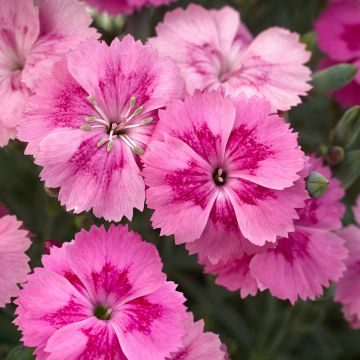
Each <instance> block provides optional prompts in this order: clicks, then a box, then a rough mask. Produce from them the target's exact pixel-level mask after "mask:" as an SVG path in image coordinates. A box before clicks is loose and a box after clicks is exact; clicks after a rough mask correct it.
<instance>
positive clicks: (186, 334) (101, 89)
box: [0, 0, 360, 360]
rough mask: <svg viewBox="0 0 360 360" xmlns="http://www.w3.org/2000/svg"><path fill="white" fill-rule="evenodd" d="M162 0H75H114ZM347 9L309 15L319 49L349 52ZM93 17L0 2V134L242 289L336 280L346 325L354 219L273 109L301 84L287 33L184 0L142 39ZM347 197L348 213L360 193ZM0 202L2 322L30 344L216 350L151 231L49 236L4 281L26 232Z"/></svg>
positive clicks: (357, 245) (44, 359) (63, 183)
mask: <svg viewBox="0 0 360 360" xmlns="http://www.w3.org/2000/svg"><path fill="white" fill-rule="evenodd" d="M169 2H170V1H169V0H127V1H120V0H119V1H113V0H107V1H96V0H87V3H88V4H89V5H91V6H95V7H97V8H98V10H99V11H107V12H108V13H110V14H117V13H119V12H123V13H125V14H131V13H132V12H134V11H137V10H139V9H140V8H142V7H143V6H147V5H153V6H158V5H161V4H167V3H169ZM359 12H360V2H358V1H355V0H344V1H341V2H333V3H331V4H330V5H329V7H328V9H327V10H326V11H325V12H324V13H323V14H322V15H321V17H320V19H319V20H318V22H317V24H316V29H317V31H318V33H319V44H320V47H321V49H322V50H323V51H325V52H326V53H327V54H328V55H329V56H330V57H331V58H332V59H333V60H331V61H336V62H339V61H349V62H352V63H354V64H355V65H357V66H359V67H360V60H359V59H360V43H359V41H358V37H357V38H356V37H355V35H356V34H358V32H359V30H360V20H359V17H358V16H352V15H351V14H355V13H356V14H358V13H359ZM74 14H75V15H76V16H74ZM90 23H91V18H90V15H89V14H88V13H87V11H86V6H85V4H84V3H82V2H80V1H78V0H35V1H33V0H13V1H7V0H0V94H1V95H2V96H1V97H0V104H1V105H3V106H2V109H3V111H2V112H1V114H0V146H2V145H6V144H7V143H8V141H9V139H11V138H14V137H17V138H18V139H19V140H20V141H23V142H26V143H27V145H26V149H25V154H27V155H32V156H33V158H34V162H35V164H37V165H39V166H41V168H42V170H41V173H40V178H41V180H42V181H43V182H44V184H45V186H46V187H47V188H54V189H58V190H59V192H58V200H59V201H60V203H61V205H63V206H64V207H65V209H66V210H67V211H69V212H70V211H72V212H74V213H75V214H79V213H82V212H88V211H92V213H93V215H94V216H95V217H97V218H99V219H100V218H103V219H104V220H105V221H114V222H120V221H122V220H124V217H126V218H127V219H128V220H129V221H131V220H132V218H133V212H134V209H138V210H139V211H143V210H144V206H145V203H146V205H147V206H148V208H150V209H152V210H153V213H152V217H151V221H152V226H153V227H154V228H157V229H160V234H161V235H166V236H172V235H173V236H174V239H175V243H176V244H185V247H186V249H187V250H188V252H189V253H190V254H196V255H197V257H198V260H199V262H200V263H201V264H202V265H204V267H205V272H206V273H210V274H213V275H215V276H216V282H217V283H218V284H220V285H223V286H225V287H226V288H227V289H229V290H231V291H235V290H237V291H238V290H239V291H240V295H241V297H242V298H244V297H246V296H248V295H253V296H254V295H256V294H257V293H258V291H264V290H269V291H270V293H271V294H272V295H273V296H275V297H277V298H279V299H284V300H285V299H287V300H289V301H290V302H291V303H292V304H293V303H295V302H296V300H298V299H299V298H300V299H303V300H306V299H312V300H313V299H315V298H316V297H318V296H320V295H321V294H322V293H323V288H324V287H329V286H330V282H332V281H338V284H337V290H336V295H335V299H336V300H337V301H339V302H341V303H342V304H343V307H344V313H345V316H346V318H347V319H348V320H349V321H350V323H351V324H352V325H353V326H354V327H360V296H359V293H360V289H359V285H358V276H359V275H360V266H359V264H360V230H359V228H358V227H356V226H355V225H350V226H348V227H346V228H344V229H342V222H341V221H342V217H343V215H344V211H345V206H344V205H343V204H342V203H341V200H342V198H343V197H344V193H345V191H344V189H343V188H342V187H341V183H340V181H339V180H337V179H335V178H334V177H333V176H332V173H331V170H330V168H329V167H327V166H326V165H324V163H323V160H322V159H320V158H318V157H316V156H315V155H310V157H309V156H307V155H306V154H305V153H304V151H303V150H302V148H301V147H300V144H299V139H298V133H297V132H295V131H294V130H293V129H292V128H291V125H290V124H289V122H287V121H286V120H285V117H283V112H284V111H288V110H290V109H291V108H292V107H294V106H296V105H298V104H300V103H301V101H302V99H301V97H302V96H306V95H307V93H308V92H309V90H310V89H311V85H310V84H309V82H310V78H311V76H310V75H311V71H310V69H309V68H308V67H307V66H306V65H305V64H306V62H307V61H308V60H309V59H310V55H311V54H310V52H308V51H307V50H306V49H305V44H303V43H301V42H300V37H299V35H298V34H296V33H292V32H290V31H288V30H286V29H282V28H279V27H273V28H269V29H267V30H265V31H263V32H261V33H260V34H258V35H257V36H256V37H253V36H252V35H251V34H250V32H249V31H248V29H247V28H246V26H245V25H244V24H243V23H242V22H241V21H240V17H239V14H238V13H237V12H236V11H235V10H234V9H232V8H230V7H224V8H222V9H219V10H207V9H205V8H203V7H201V6H199V5H194V4H191V5H189V6H188V7H187V8H186V9H181V8H177V9H175V10H173V11H170V12H168V13H167V14H166V15H165V18H164V20H163V22H161V23H160V24H158V26H157V28H156V36H155V37H153V38H150V39H149V40H148V42H147V43H146V44H143V43H142V42H140V41H136V40H135V39H134V38H133V37H132V36H131V35H126V36H124V37H122V38H121V39H118V38H116V39H115V40H113V41H112V42H111V43H110V44H107V43H105V42H101V41H99V40H98V37H99V35H98V34H97V33H96V31H95V29H92V28H90V27H89V26H90ZM357 82H358V83H357ZM359 86H360V77H359V76H357V78H356V80H355V81H354V83H353V84H351V85H349V87H350V88H347V89H346V88H345V89H344V90H343V93H342V94H341V93H338V94H337V96H338V98H339V100H341V101H343V103H344V104H346V105H349V104H352V103H358V102H359V101H358V100H359V98H358V95H359V94H360V91H357V90H358V89H357V88H358V87H359ZM349 89H350V90H349ZM354 89H356V91H357V92H358V93H359V94H357V93H356V94H355V95H354V96H353V98H351V99H350V98H349V97H347V96H348V95H349V94H348V95H347V96H345V93H346V91H353V90H354ZM345 98H346V99H345ZM314 172H316V173H318V174H320V175H321V176H323V177H324V178H326V179H328V180H329V186H328V190H327V192H326V194H325V195H323V196H322V197H320V198H314V197H310V195H309V193H311V191H309V188H308V187H307V179H308V176H309V174H310V173H314ZM311 195H314V194H311ZM354 213H355V218H356V220H357V221H358V222H360V199H359V202H358V205H357V207H356V208H355V211H354ZM0 216H2V217H1V218H0V245H1V246H0V265H2V269H4V270H3V275H2V285H3V291H2V293H1V296H0V306H4V305H5V304H6V303H7V302H9V300H10V297H13V296H17V295H18V299H17V300H16V302H15V303H16V304H17V309H16V315H17V317H16V320H15V324H16V325H17V326H18V328H19V329H20V330H21V332H22V334H23V337H22V341H23V342H24V344H25V345H26V346H29V347H34V348H35V354H36V356H37V359H40V360H56V359H69V360H77V359H79V360H81V359H86V360H99V359H103V360H115V359H116V360H195V359H196V360H226V359H228V354H227V349H226V346H225V345H224V344H222V343H221V341H220V339H219V337H218V336H217V335H215V334H214V333H210V332H204V323H203V321H198V322H196V321H194V317H193V315H192V314H191V313H189V312H188V311H187V309H186V307H185V306H184V301H185V297H184V296H183V295H182V293H180V292H178V291H177V290H176V288H177V285H176V284H175V283H173V282H171V281H167V280H166V275H165V274H164V273H163V272H162V262H161V259H160V256H159V254H158V252H157V249H156V248H155V246H154V245H152V244H150V243H146V242H144V241H143V240H142V239H141V237H140V236H139V235H138V234H137V233H135V232H132V231H129V230H128V227H127V226H123V225H118V226H116V225H111V226H110V227H109V229H108V231H107V230H106V229H105V227H104V226H101V227H97V226H95V225H93V226H92V227H91V228H90V230H89V231H86V230H82V231H80V232H79V233H77V234H76V235H75V238H74V240H73V241H71V242H69V243H65V244H63V245H62V246H60V244H58V243H56V242H52V241H47V242H46V246H47V252H48V253H47V254H46V255H44V256H43V258H42V263H43V267H38V268H36V269H35V270H34V271H33V273H32V274H30V275H28V276H27V278H26V284H25V285H22V287H21V289H20V290H19V291H18V290H17V289H18V288H17V284H19V283H21V284H23V283H24V282H25V277H26V274H27V273H29V267H28V264H27V261H28V258H27V256H26V255H25V251H26V250H27V249H28V248H29V245H30V240H29V236H28V233H27V231H26V230H24V229H23V227H21V223H20V222H19V221H17V220H16V218H15V217H13V216H9V215H6V212H4V211H3V210H2V209H1V208H0ZM52 244H56V246H51V245H52ZM342 276H343V277H342Z"/></svg>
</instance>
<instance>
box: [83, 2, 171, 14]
mask: <svg viewBox="0 0 360 360" xmlns="http://www.w3.org/2000/svg"><path fill="white" fill-rule="evenodd" d="M85 1H86V2H87V3H88V4H89V5H91V6H94V7H95V8H97V10H98V11H104V12H107V13H108V14H110V15H118V14H120V13H124V14H126V15H131V14H132V13H133V12H134V11H137V10H140V9H141V8H142V7H144V6H161V5H167V4H170V3H171V2H173V1H174V0H85Z"/></svg>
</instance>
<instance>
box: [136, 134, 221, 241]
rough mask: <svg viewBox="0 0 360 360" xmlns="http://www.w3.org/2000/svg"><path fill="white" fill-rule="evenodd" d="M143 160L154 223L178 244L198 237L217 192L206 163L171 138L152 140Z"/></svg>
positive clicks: (178, 141) (181, 143)
mask: <svg viewBox="0 0 360 360" xmlns="http://www.w3.org/2000/svg"><path fill="white" fill-rule="evenodd" d="M143 160H144V164H145V168H144V170H143V174H144V177H145V182H146V185H147V186H149V188H148V189H147V204H148V206H149V207H150V208H151V209H155V211H154V214H153V216H152V218H151V220H152V223H153V226H154V227H155V228H158V227H161V234H162V235H171V234H174V233H175V234H176V238H175V241H176V242H177V243H183V242H189V241H193V240H195V239H197V238H199V237H200V235H201V233H202V231H203V229H204V228H205V225H206V223H207V219H208V216H209V214H210V211H211V208H212V205H213V203H214V201H215V198H216V194H217V190H216V189H215V187H214V184H213V182H212V178H211V169H210V166H209V164H207V163H206V162H205V161H204V160H203V159H202V158H201V157H200V156H199V155H197V154H196V153H195V152H194V151H193V150H192V149H191V148H190V147H189V146H188V145H186V144H185V143H184V142H183V141H180V140H178V139H175V138H172V137H168V138H167V139H166V141H165V142H159V141H153V142H151V143H150V145H149V147H148V149H147V151H146V153H145V156H144V157H143Z"/></svg>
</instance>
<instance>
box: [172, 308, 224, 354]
mask: <svg viewBox="0 0 360 360" xmlns="http://www.w3.org/2000/svg"><path fill="white" fill-rule="evenodd" d="M182 340H183V346H182V348H181V349H180V350H179V351H177V352H176V353H173V354H171V356H170V357H169V358H167V359H168V360H226V359H228V357H227V350H226V347H225V346H224V345H223V344H222V343H221V341H220V339H219V336H218V335H216V334H214V333H212V332H204V321H203V320H199V321H196V322H194V317H193V315H192V314H191V313H189V314H188V318H187V320H186V335H185V336H184V337H183V339H182Z"/></svg>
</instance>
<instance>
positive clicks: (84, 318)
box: [15, 226, 187, 360]
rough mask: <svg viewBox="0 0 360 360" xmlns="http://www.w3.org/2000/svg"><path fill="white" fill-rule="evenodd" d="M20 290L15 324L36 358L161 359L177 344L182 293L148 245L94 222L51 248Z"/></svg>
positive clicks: (122, 230)
mask: <svg viewBox="0 0 360 360" xmlns="http://www.w3.org/2000/svg"><path fill="white" fill-rule="evenodd" d="M43 264H44V268H37V269H35V271H34V273H33V274H31V275H29V276H28V282H27V284H26V285H25V286H24V288H23V289H22V290H21V291H20V292H19V298H18V300H17V304H18V305H19V306H18V308H17V310H16V313H17V315H18V316H17V318H16V320H15V323H16V324H17V326H18V327H19V329H20V330H21V331H22V333H23V338H22V340H23V342H24V344H25V345H26V346H31V347H36V354H37V356H38V358H39V359H44V360H46V359H67V360H80V359H84V360H85V359H86V360H99V359H103V360H113V359H117V360H126V359H129V360H130V359H131V360H159V359H165V358H166V357H167V356H170V353H172V352H175V351H177V350H178V349H179V348H180V347H181V346H182V340H181V339H182V337H183V336H184V335H185V333H186V332H185V326H184V322H185V320H186V318H187V314H186V309H185V307H184V305H183V302H184V300H185V299H184V297H183V295H182V294H181V293H179V292H177V291H175V289H176V285H175V284H174V283H172V282H167V281H166V276H165V274H164V273H162V271H161V268H162V263H161V259H160V257H159V254H158V252H157V250H156V248H155V246H154V245H152V244H148V243H146V242H144V241H142V239H141V238H140V236H139V235H137V234H136V233H134V232H131V231H128V229H127V227H126V226H118V227H115V226H111V227H110V229H109V231H108V232H106V230H105V229H104V227H100V228H98V227H96V226H93V227H91V229H90V230H89V232H87V231H84V230H82V231H81V232H80V233H78V234H77V235H76V236H75V240H74V241H72V242H71V243H67V244H65V245H63V246H62V248H57V247H52V248H51V253H50V255H45V256H44V257H43Z"/></svg>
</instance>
